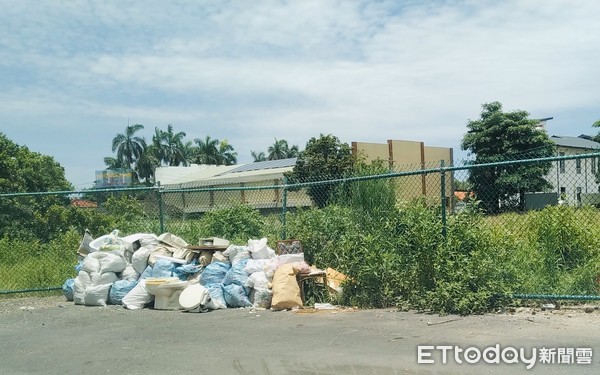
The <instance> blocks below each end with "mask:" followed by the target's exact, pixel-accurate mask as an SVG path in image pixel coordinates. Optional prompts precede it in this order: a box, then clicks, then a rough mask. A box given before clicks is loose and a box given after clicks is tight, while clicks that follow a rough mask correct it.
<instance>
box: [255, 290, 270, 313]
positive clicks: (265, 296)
mask: <svg viewBox="0 0 600 375" xmlns="http://www.w3.org/2000/svg"><path fill="white" fill-rule="evenodd" d="M272 300H273V291H272V290H271V289H269V288H254V289H252V291H251V292H250V302H252V306H254V307H259V308H263V309H269V308H271V301H272Z"/></svg>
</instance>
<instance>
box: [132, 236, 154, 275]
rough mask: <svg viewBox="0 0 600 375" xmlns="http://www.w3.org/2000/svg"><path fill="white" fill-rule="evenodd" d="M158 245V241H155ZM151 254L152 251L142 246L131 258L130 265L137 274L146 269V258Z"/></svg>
mask: <svg viewBox="0 0 600 375" xmlns="http://www.w3.org/2000/svg"><path fill="white" fill-rule="evenodd" d="M156 242H157V243H158V240H156ZM150 254H152V249H150V248H148V247H145V246H142V247H140V248H139V249H137V251H136V252H135V253H133V255H132V256H131V265H132V266H133V268H134V269H135V270H136V271H137V272H138V273H140V274H141V273H143V272H144V270H145V269H146V267H148V257H149V256H150Z"/></svg>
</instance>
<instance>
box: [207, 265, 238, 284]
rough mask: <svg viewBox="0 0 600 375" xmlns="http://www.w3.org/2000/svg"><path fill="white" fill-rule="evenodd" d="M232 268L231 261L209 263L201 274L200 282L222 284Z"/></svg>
mask: <svg viewBox="0 0 600 375" xmlns="http://www.w3.org/2000/svg"><path fill="white" fill-rule="evenodd" d="M230 268H231V266H230V265H229V263H223V262H215V263H211V264H209V265H208V266H206V267H205V268H204V271H202V273H201V274H200V284H202V285H204V286H209V285H212V284H220V283H221V282H222V281H223V279H224V278H225V275H226V274H227V271H228V270H229V269H230Z"/></svg>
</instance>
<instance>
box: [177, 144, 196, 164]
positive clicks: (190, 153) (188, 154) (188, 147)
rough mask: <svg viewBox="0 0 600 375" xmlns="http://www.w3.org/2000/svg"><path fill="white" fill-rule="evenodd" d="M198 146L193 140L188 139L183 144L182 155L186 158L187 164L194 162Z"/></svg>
mask: <svg viewBox="0 0 600 375" xmlns="http://www.w3.org/2000/svg"><path fill="white" fill-rule="evenodd" d="M196 151H197V148H196V146H194V143H193V142H192V141H186V142H185V143H184V144H182V145H181V155H182V157H183V158H184V159H185V164H183V165H190V164H191V163H193V162H194V156H195V155H196Z"/></svg>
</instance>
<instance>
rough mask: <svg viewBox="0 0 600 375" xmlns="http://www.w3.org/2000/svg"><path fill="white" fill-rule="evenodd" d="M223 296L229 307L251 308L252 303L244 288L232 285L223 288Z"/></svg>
mask: <svg viewBox="0 0 600 375" xmlns="http://www.w3.org/2000/svg"><path fill="white" fill-rule="evenodd" d="M223 296H224V297H225V302H226V303H227V306H228V307H251V306H252V302H250V300H249V299H248V295H247V294H246V291H245V289H244V287H243V286H240V285H237V284H230V285H225V286H223Z"/></svg>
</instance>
